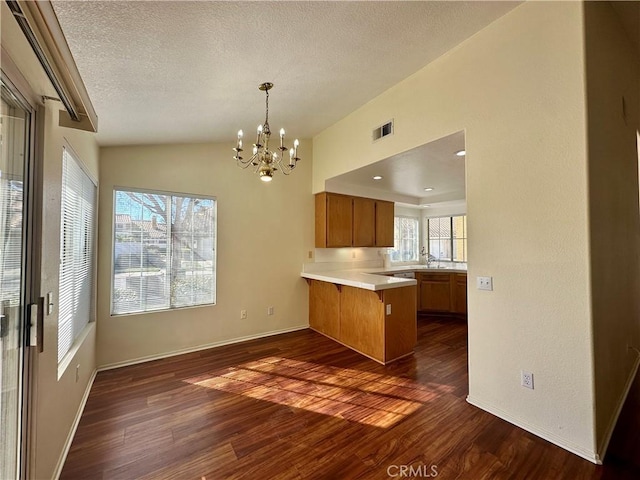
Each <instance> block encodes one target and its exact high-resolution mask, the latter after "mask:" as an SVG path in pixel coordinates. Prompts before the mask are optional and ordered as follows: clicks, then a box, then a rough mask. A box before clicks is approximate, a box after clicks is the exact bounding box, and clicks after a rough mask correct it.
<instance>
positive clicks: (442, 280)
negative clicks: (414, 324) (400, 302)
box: [419, 273, 452, 312]
mask: <svg viewBox="0 0 640 480" xmlns="http://www.w3.org/2000/svg"><path fill="white" fill-rule="evenodd" d="M450 277H451V275H450V274H448V273H422V274H420V299H419V303H420V310H422V311H426V312H450V311H451V310H452V308H451V281H450V280H451V278H450Z"/></svg>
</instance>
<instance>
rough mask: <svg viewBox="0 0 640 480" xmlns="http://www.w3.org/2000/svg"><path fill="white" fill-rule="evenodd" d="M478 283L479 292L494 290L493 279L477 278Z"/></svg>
mask: <svg viewBox="0 0 640 480" xmlns="http://www.w3.org/2000/svg"><path fill="white" fill-rule="evenodd" d="M476 282H477V283H476V286H477V287H478V290H489V291H491V290H493V277H477V279H476Z"/></svg>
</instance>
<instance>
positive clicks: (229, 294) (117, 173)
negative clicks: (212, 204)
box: [98, 141, 314, 367]
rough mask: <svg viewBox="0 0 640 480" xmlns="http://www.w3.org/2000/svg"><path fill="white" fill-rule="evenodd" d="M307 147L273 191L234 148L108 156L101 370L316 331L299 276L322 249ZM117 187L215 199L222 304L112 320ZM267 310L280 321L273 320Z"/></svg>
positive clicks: (107, 152) (119, 151)
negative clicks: (241, 164)
mask: <svg viewBox="0 0 640 480" xmlns="http://www.w3.org/2000/svg"><path fill="white" fill-rule="evenodd" d="M309 144H310V142H308V141H307V142H305V141H303V142H302V143H301V146H300V152H301V154H302V155H301V158H302V159H303V160H302V161H301V162H300V163H299V164H298V167H297V168H296V170H295V171H294V172H293V173H292V174H291V175H290V176H288V177H284V176H282V175H280V174H276V176H275V177H274V179H273V181H272V182H271V183H269V184H265V183H263V182H261V181H260V180H259V179H258V177H257V175H255V174H254V173H252V170H251V169H247V170H241V169H239V168H238V167H237V166H236V165H235V162H234V161H233V160H232V154H233V152H232V151H231V147H232V146H233V145H231V144H200V145H156V146H136V147H109V148H102V149H101V150H100V159H101V162H100V182H101V184H100V204H99V212H100V219H99V225H100V237H99V248H98V255H99V268H98V365H99V366H101V367H105V366H114V365H119V364H124V363H129V362H133V361H138V360H142V359H145V358H154V357H157V356H165V355H169V354H171V353H176V352H181V351H188V350H192V349H197V348H204V347H206V346H208V345H214V344H218V343H225V342H229V341H233V340H237V339H242V338H246V337H252V336H260V335H262V334H267V333H270V332H278V331H283V330H290V329H295V328H300V327H306V326H308V324H309V320H308V292H307V284H306V282H305V281H304V280H303V279H302V278H301V277H300V272H301V267H302V264H303V263H304V262H305V261H306V260H307V257H308V252H309V251H313V248H314V237H313V222H314V201H313V195H311V149H310V148H309ZM114 186H119V187H134V188H145V189H151V190H153V189H157V190H162V191H169V192H182V193H191V194H202V195H209V196H215V197H216V198H217V201H218V206H217V208H218V227H217V228H218V230H217V232H218V237H217V304H216V305H214V306H203V307H196V308H187V309H178V310H173V311H162V312H155V313H146V314H137V315H121V316H111V315H110V288H111V278H110V275H111V256H112V248H113V243H112V235H113V230H112V215H113V187H114ZM268 306H273V307H275V315H273V316H267V307H268ZM241 309H246V310H247V314H248V318H247V319H246V320H241V319H240V310H241Z"/></svg>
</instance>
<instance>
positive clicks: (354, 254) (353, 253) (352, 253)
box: [351, 250, 356, 258]
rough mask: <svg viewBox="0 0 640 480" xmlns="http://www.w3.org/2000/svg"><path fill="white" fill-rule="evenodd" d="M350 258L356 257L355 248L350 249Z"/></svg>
mask: <svg viewBox="0 0 640 480" xmlns="http://www.w3.org/2000/svg"><path fill="white" fill-rule="evenodd" d="M351 258H356V251H355V250H352V251H351Z"/></svg>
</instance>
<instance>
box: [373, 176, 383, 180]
mask: <svg viewBox="0 0 640 480" xmlns="http://www.w3.org/2000/svg"><path fill="white" fill-rule="evenodd" d="M373 179H374V180H382V177H381V176H380V175H374V176H373Z"/></svg>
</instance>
